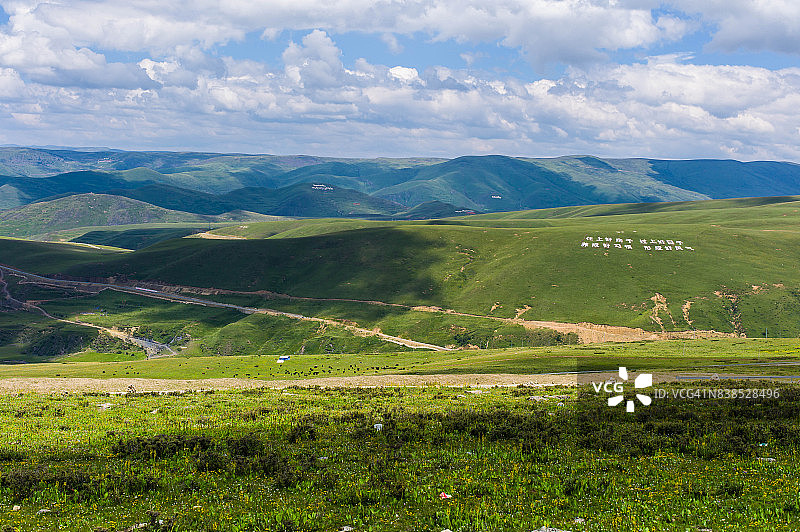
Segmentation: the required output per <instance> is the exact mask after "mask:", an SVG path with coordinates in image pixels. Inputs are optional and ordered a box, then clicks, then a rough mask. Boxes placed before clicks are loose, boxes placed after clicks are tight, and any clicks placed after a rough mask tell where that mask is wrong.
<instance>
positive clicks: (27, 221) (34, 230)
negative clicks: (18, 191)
mask: <svg viewBox="0 0 800 532" xmlns="http://www.w3.org/2000/svg"><path fill="white" fill-rule="evenodd" d="M204 221H205V222H207V221H210V219H209V218H207V217H202V216H198V215H196V214H189V213H186V212H179V211H172V210H168V209H163V208H161V207H156V206H155V205H150V204H148V203H144V202H141V201H137V200H133V199H129V198H123V197H120V196H109V195H105V194H77V195H74V196H68V197H65V198H60V199H56V200H52V201H43V202H39V203H32V204H30V205H25V206H24V207H19V208H16V209H11V210H6V211H2V212H0V235H3V236H17V237H19V236H31V235H36V234H39V233H41V232H42V228H46V229H47V230H48V231H58V230H63V229H73V228H76V227H91V226H114V225H126V224H144V223H167V222H204Z"/></svg>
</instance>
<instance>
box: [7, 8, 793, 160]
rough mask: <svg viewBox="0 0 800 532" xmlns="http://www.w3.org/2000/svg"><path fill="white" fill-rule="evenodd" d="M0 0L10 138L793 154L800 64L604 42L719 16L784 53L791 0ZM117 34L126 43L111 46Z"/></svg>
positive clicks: (744, 37)
mask: <svg viewBox="0 0 800 532" xmlns="http://www.w3.org/2000/svg"><path fill="white" fill-rule="evenodd" d="M0 3H2V5H3V8H4V10H5V11H6V12H7V13H8V14H9V15H10V19H9V22H8V24H6V25H5V26H3V27H2V28H0V132H2V133H0V139H3V140H4V141H5V142H15V143H19V144H24V143H31V144H42V143H44V142H50V143H53V144H75V145H97V144H107V143H108V142H109V140H108V139H119V140H117V145H119V146H120V147H128V148H173V149H206V150H230V151H254V152H274V153H292V152H295V153H297V152H306V153H308V152H314V153H320V154H328V155H354V156H356V155H443V156H450V155H458V154H464V153H508V154H517V155H560V154H564V153H569V152H572V153H578V152H582V153H587V152H588V153H596V154H598V155H612V156H632V155H641V156H674V157H697V156H736V157H738V158H741V159H753V158H786V159H795V160H800V148H798V146H799V145H800V144H799V143H798V142H797V141H798V140H800V139H799V138H798V137H800V134H799V133H798V131H799V129H798V128H800V120H798V112H797V109H798V108H800V96H799V95H800V69H794V68H788V69H782V70H770V69H766V68H760V67H756V66H724V65H722V66H719V65H705V64H697V63H698V60H697V59H696V58H695V56H693V55H692V54H691V53H683V54H671V55H661V56H653V57H649V58H646V59H643V60H640V61H638V62H634V63H632V64H614V63H613V62H612V61H610V60H609V58H610V57H613V52H614V51H615V50H635V51H636V52H637V53H640V52H642V51H644V52H643V53H642V55H644V53H647V50H648V49H651V48H653V49H654V47H656V45H659V44H662V43H664V42H668V41H677V40H679V39H681V38H682V37H683V36H685V35H687V34H688V33H691V32H693V31H696V29H697V28H698V27H699V25H701V24H707V25H709V24H710V25H713V26H714V27H715V28H717V29H716V30H715V31H716V33H715V34H714V36H713V39H712V46H714V47H717V48H718V49H722V50H732V49H738V48H741V47H747V48H751V49H764V50H785V51H789V52H791V53H795V51H796V50H797V49H800V48H799V47H798V43H797V42H795V41H793V40H792V39H795V38H796V37H797V35H798V34H800V32H798V29H797V28H796V25H797V24H798V23H797V22H796V21H797V20H800V13H797V9H800V8H797V7H795V4H793V3H789V2H788V1H787V0H775V2H774V3H773V6H772V7H774V8H775V10H774V12H773V11H770V10H768V9H766V8H764V7H763V4H762V3H755V2H749V1H745V0H729V1H726V2H724V3H723V2H721V1H720V0H697V1H696V2H691V3H689V2H688V0H672V1H671V2H670V5H672V6H673V7H677V8H678V9H680V10H683V12H684V13H685V14H680V13H678V14H663V12H662V11H660V10H658V8H660V7H662V2H661V1H659V0H497V1H495V2H485V1H480V2H479V1H478V0H459V1H456V0H438V1H434V0H409V1H406V2H400V1H382V0H343V1H341V2H336V3H330V2H322V0H308V1H304V2H288V1H283V0H272V1H252V0H248V1H245V0H231V1H228V2H224V3H217V2H191V3H189V2H187V1H177V2H167V3H163V2H161V3H157V2H153V1H152V0H128V1H126V2H122V1H120V0H101V1H91V2H89V1H88V0H76V1H74V2H68V3H61V4H56V3H43V2H39V1H36V0H14V1H11V0H8V1H5V2H3V0H0ZM726 9H727V10H729V11H726ZM730 13H733V15H731V14H730ZM775 13H777V15H776V14H775ZM748 17H752V19H751V20H752V24H750V25H748V24H745V23H744V22H742V21H746V20H748ZM745 26H747V27H745ZM287 29H288V30H295V31H296V33H295V34H294V35H295V36H294V37H293V39H294V40H293V42H289V43H286V45H285V49H284V50H283V53H282V54H281V57H280V61H281V62H282V64H281V65H279V66H275V65H272V66H270V65H268V64H267V63H265V62H261V61H258V60H256V59H242V58H237V57H222V56H220V54H218V53H217V52H216V51H215V50H216V48H215V47H216V46H217V45H219V44H224V43H226V42H229V41H233V40H240V39H242V38H243V37H244V36H245V35H246V34H249V33H255V34H256V35H261V36H262V38H264V39H277V38H278V36H279V35H281V32H282V31H283V30H287ZM348 31H352V32H362V33H370V34H372V35H374V36H376V37H377V38H378V39H381V40H382V41H383V42H384V43H385V44H386V46H387V47H388V49H389V50H390V51H392V52H397V53H400V52H402V46H401V45H400V42H399V41H398V38H397V37H398V36H403V42H404V43H411V42H414V41H415V40H416V42H417V43H419V42H420V41H424V42H430V41H445V40H448V41H454V42H456V43H472V44H475V43H494V44H497V45H499V46H503V47H507V48H511V49H514V50H517V51H519V53H520V54H522V55H523V56H524V57H525V58H527V59H528V60H529V61H530V62H531V64H533V65H535V66H539V65H544V64H545V63H550V62H562V63H566V64H567V65H568V68H567V69H566V70H565V73H564V74H558V75H555V74H554V75H551V76H548V77H545V78H543V79H534V80H521V79H517V78H515V77H513V76H511V75H504V74H500V73H498V72H486V71H477V70H473V68H472V66H473V63H475V61H476V60H477V59H481V61H480V64H486V63H487V62H488V61H486V60H487V59H489V60H490V59H491V54H490V53H489V52H487V51H486V50H488V48H486V47H484V48H483V49H482V50H483V51H477V50H476V49H475V48H474V47H472V48H467V49H465V50H464V52H463V53H462V54H460V55H461V58H462V59H463V60H464V62H465V68H463V69H461V68H457V67H454V66H453V65H450V66H449V67H445V66H435V67H430V68H422V67H420V66H419V65H415V64H408V63H407V62H405V61H403V59H402V57H403V56H402V55H398V56H397V57H396V58H395V59H394V60H392V61H391V64H389V65H382V64H375V63H377V62H376V61H374V60H373V61H374V62H373V63H371V62H369V61H367V60H366V59H364V58H360V59H356V60H355V61H352V60H346V61H345V60H344V59H343V58H344V57H345V56H344V54H343V53H342V50H341V49H340V48H339V47H338V46H337V44H336V40H337V39H336V35H337V33H340V32H348ZM793 42H794V45H793V44H792V43H793ZM378 46H382V45H380V44H378ZM409 46H410V45H409ZM793 46H794V48H793ZM110 51H117V52H119V51H121V52H136V53H135V54H133V55H134V56H135V57H136V60H135V61H134V60H131V62H129V63H125V62H118V61H112V60H109V59H107V56H108V57H112V55H111V54H110V53H109V52H110ZM694 52H697V51H694ZM487 53H488V54H489V57H487V56H484V55H482V54H487ZM9 132H13V136H14V138H13V139H9ZM48 134H49V135H53V137H52V138H49V139H47V140H45V139H43V135H48ZM131 139H132V140H131Z"/></svg>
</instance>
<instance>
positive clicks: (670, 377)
mask: <svg viewBox="0 0 800 532" xmlns="http://www.w3.org/2000/svg"><path fill="white" fill-rule="evenodd" d="M681 374H685V372H673V371H665V372H656V373H653V382H674V381H675V380H676V377H677V376H678V375H681ZM721 376H723V377H724V375H721ZM707 378H711V377H710V375H709V376H707ZM610 379H614V380H618V379H619V375H617V372H598V373H584V374H575V373H569V374H532V375H531V374H527V375H516V374H512V373H469V374H462V375H454V374H434V375H360V376H350V377H320V378H314V379H292V380H261V379H233V378H220V379H143V378H130V379H128V378H125V379H121V378H112V379H92V378H80V377H61V378H59V377H7V378H0V396H2V395H8V394H18V393H86V392H95V393H126V392H128V390H129V387H130V386H133V387H134V388H135V389H136V391H137V392H185V391H199V390H237V389H238V390H243V389H253V388H272V389H284V388H292V387H304V388H308V387H314V386H319V387H322V388H380V387H404V386H408V387H425V386H446V387H458V388H465V387H471V388H490V387H493V386H531V387H543V386H578V385H582V384H588V383H590V382H602V381H607V380H610Z"/></svg>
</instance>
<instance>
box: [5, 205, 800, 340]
mask: <svg viewBox="0 0 800 532" xmlns="http://www.w3.org/2000/svg"><path fill="white" fill-rule="evenodd" d="M688 206H689V205H684V206H683V208H682V209H681V210H672V211H669V210H661V209H660V206H659V205H654V206H652V207H651V209H652V212H642V213H638V214H611V213H609V212H606V215H603V216H596V215H591V214H592V213H591V212H589V213H588V214H590V215H588V216H573V217H570V218H555V217H552V214H553V211H550V215H551V217H549V218H546V217H543V216H542V213H541V212H539V213H537V212H536V211H533V212H518V213H506V214H504V215H484V216H475V217H465V218H461V219H454V220H450V221H446V222H445V223H442V222H428V223H426V222H391V223H390V222H368V221H361V222H357V223H358V224H359V226H358V227H353V226H347V225H345V226H343V227H341V228H340V229H341V230H339V231H336V232H330V228H329V227H326V224H320V223H318V222H316V221H314V220H310V221H308V222H307V223H308V224H310V227H309V229H310V231H307V232H306V233H305V235H303V234H301V232H302V231H304V229H303V225H304V224H305V223H306V222H302V221H297V222H275V224H278V227H276V232H275V233H273V234H272V235H268V234H267V231H266V229H267V227H268V226H269V224H268V223H267V224H253V225H251V224H247V227H246V228H241V231H244V232H245V233H244V234H242V235H239V236H255V235H256V234H257V233H258V232H260V235H261V236H271V237H272V238H268V239H249V240H201V239H178V240H169V241H164V242H161V243H159V244H156V245H153V246H150V247H148V248H146V249H143V250H140V251H137V252H133V253H126V254H110V255H109V254H96V255H95V254H93V252H82V256H83V260H78V259H77V258H76V257H75V253H76V252H75V251H73V250H68V249H66V248H64V247H58V246H54V247H47V246H46V245H44V244H30V243H26V242H18V241H8V240H7V241H2V242H0V262H3V263H8V264H12V265H16V266H19V267H21V268H23V269H24V268H28V269H33V270H34V271H40V272H46V273H62V274H68V275H71V276H76V277H110V276H118V275H124V276H126V277H128V278H132V279H140V280H158V281H163V282H167V283H173V284H183V285H192V286H200V287H216V288H226V289H233V290H245V291H254V290H270V291H274V292H280V293H287V294H292V295H296V296H305V297H312V298H352V299H371V300H379V301H385V302H391V303H402V304H407V305H434V306H440V307H443V308H450V309H454V310H457V311H460V312H468V313H474V314H480V315H493V316H504V317H514V316H515V315H518V314H519V315H521V316H523V317H524V318H526V319H535V320H554V321H564V322H581V321H587V322H592V323H600V324H610V325H624V326H633V327H642V328H645V329H649V330H661V328H662V327H663V328H664V330H691V329H715V330H718V331H723V332H736V333H741V334H747V335H748V336H763V335H764V334H765V333H767V331H765V329H767V328H768V329H769V331H770V332H768V333H767V334H771V335H776V336H777V335H781V336H787V335H788V336H797V335H798V334H800V270H798V269H797V264H798V263H800V245H798V238H800V201H797V199H796V198H783V199H782V200H781V201H778V202H770V201H769V200H762V199H754V200H750V202H749V204H748V202H745V201H739V202H733V201H723V202H703V203H702V204H694V205H693V207H694V208H688ZM614 208H618V207H614V206H604V207H596V208H590V210H591V209H596V210H597V211H598V212H595V213H594V214H598V213H600V212H601V211H602V210H603V209H614ZM287 223H291V224H293V225H294V228H291V227H289V226H287V225H286V224H287ZM313 227H319V228H320V230H313ZM290 229H291V230H290ZM221 231H225V232H227V233H228V234H231V235H233V236H236V232H237V229H236V228H235V227H232V228H228V229H224V230H221ZM247 232H251V234H250V235H247V234H246V233H247ZM588 237H591V238H592V239H597V238H601V237H602V238H603V239H605V238H610V239H611V241H610V243H609V248H605V247H603V245H604V244H605V243H606V241H605V240H603V241H602V242H603V245H598V247H592V246H591V245H590V242H600V241H599V240H592V241H590V240H588ZM617 238H620V239H622V242H620V247H619V248H617V247H616V243H617V241H616V239H617ZM625 239H630V240H631V242H630V243H631V244H632V248H631V249H625V248H624V247H622V246H623V245H624V244H625ZM641 240H646V241H647V242H648V244H646V245H648V246H649V247H650V249H646V248H645V247H644V244H641ZM651 240H653V241H654V242H653V243H650V241H651ZM658 240H663V241H664V242H667V241H668V240H671V241H673V242H678V241H680V246H681V247H682V249H681V250H663V251H662V250H656V249H655V246H666V245H668V244H658ZM584 243H585V244H586V245H585V246H584V245H583V244H584ZM672 245H673V246H674V245H678V244H672ZM27 246H34V247H31V248H30V250H29V248H27ZM42 246H44V247H42ZM684 246H688V248H685V247H684ZM98 253H99V252H98ZM62 254H63V255H64V257H63V258H61V255H62ZM48 257H50V258H48ZM720 264H725V268H720V267H719V265H720Z"/></svg>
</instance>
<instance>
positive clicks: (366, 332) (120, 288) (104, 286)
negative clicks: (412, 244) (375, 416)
mask: <svg viewBox="0 0 800 532" xmlns="http://www.w3.org/2000/svg"><path fill="white" fill-rule="evenodd" d="M2 271H6V272H9V273H13V274H15V275H18V276H20V277H23V278H24V279H26V280H27V281H28V282H31V283H35V284H39V285H45V286H57V287H60V288H72V289H77V290H84V291H88V292H94V293H99V292H102V291H103V290H114V291H117V292H125V293H128V294H135V295H139V296H144V297H149V298H152V299H161V300H164V301H172V302H175V303H184V304H187V305H199V306H203V307H214V308H226V309H231V310H236V311H239V312H242V313H244V314H266V315H269V316H283V317H286V318H291V319H295V320H303V321H313V322H317V323H322V324H325V325H330V326H334V327H342V328H344V329H346V330H348V331H350V332H352V333H353V334H356V335H358V336H364V337H366V336H376V337H378V338H380V339H381V340H384V341H387V342H391V343H393V344H397V345H403V346H406V347H410V348H412V349H430V350H433V351H449V350H450V349H449V348H447V347H442V346H439V345H434V344H428V343H424V342H417V341H416V340H409V339H408V338H402V337H400V336H392V335H389V334H386V333H382V332H379V331H373V330H370V329H365V328H363V327H358V326H355V325H350V324H348V323H343V322H341V321H338V320H333V319H328V318H315V317H312V316H304V315H302V314H295V313H293V312H282V311H279V310H274V309H268V308H256V307H244V306H241V305H233V304H230V303H220V302H218V301H211V300H207V299H200V298H197V297H188V296H184V295H180V294H173V293H169V292H163V291H159V290H154V289H152V288H140V287H137V286H125V285H118V284H110V283H92V282H88V281H71V280H66V279H52V278H50V277H43V276H41V275H36V274H35V273H30V272H26V271H23V270H19V269H17V268H12V267H11V266H6V265H3V264H0V272H2ZM6 293H7V290H6ZM14 301H16V300H14ZM25 306H30V307H33V308H35V309H37V310H38V311H39V312H42V313H43V314H45V315H46V316H47V317H49V318H52V319H55V320H59V321H63V322H67V323H75V324H78V325H86V326H89V327H95V328H98V329H103V330H110V329H104V328H103V327H99V326H96V325H91V324H88V323H82V322H75V321H69V320H63V319H60V318H55V317H53V316H50V315H49V314H47V313H46V312H45V311H44V310H42V309H40V308H39V307H35V306H33V305H27V304H25ZM116 332H117V333H118V332H119V331H116ZM134 338H135V337H134ZM137 340H141V339H137ZM159 345H162V344H159ZM164 347H166V348H167V349H170V348H169V346H164ZM170 351H172V350H171V349H170ZM173 354H174V352H173Z"/></svg>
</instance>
